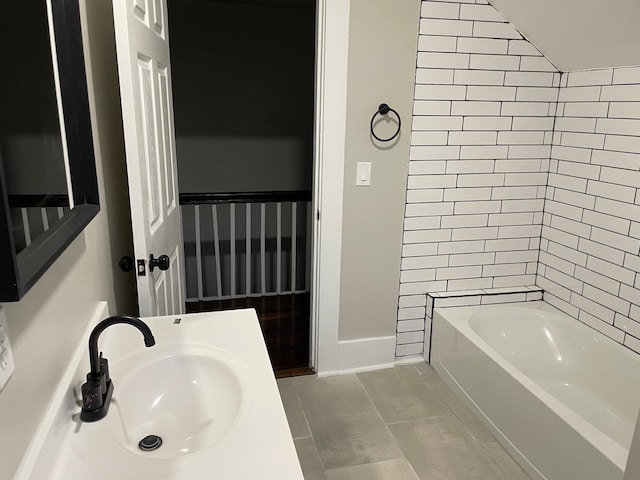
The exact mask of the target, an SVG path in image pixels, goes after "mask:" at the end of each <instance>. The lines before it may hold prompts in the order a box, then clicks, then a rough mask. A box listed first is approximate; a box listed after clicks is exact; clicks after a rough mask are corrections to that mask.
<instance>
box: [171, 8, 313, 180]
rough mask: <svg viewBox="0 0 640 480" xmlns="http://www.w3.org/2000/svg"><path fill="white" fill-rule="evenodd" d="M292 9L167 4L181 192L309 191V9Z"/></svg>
mask: <svg viewBox="0 0 640 480" xmlns="http://www.w3.org/2000/svg"><path fill="white" fill-rule="evenodd" d="M276 3H277V2H276ZM297 5H299V6H284V7H281V8H277V7H274V6H270V5H256V4H251V5H248V4H243V3H238V4H231V3H218V2H203V1H191V0H188V1H185V0H179V1H170V2H169V30H170V32H171V68H172V75H173V95H174V108H175V116H176V136H177V141H176V148H177V156H178V174H179V182H180V191H181V192H221V191H222V192H233V191H261V190H305V189H307V190H308V189H310V188H311V178H312V165H313V159H312V156H313V144H312V142H313V104H314V93H313V88H314V62H315V26H314V22H315V7H314V5H313V2H299V3H298V4H297Z"/></svg>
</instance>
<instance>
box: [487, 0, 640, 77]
mask: <svg viewBox="0 0 640 480" xmlns="http://www.w3.org/2000/svg"><path fill="white" fill-rule="evenodd" d="M489 1H490V3H491V4H492V5H493V6H494V7H496V8H497V9H498V10H499V11H500V12H501V13H502V14H503V15H504V16H505V17H506V18H507V19H508V20H509V21H510V22H511V23H512V24H513V25H514V26H515V27H516V28H517V29H518V30H519V31H520V33H522V34H523V35H524V36H525V37H526V38H527V39H528V40H529V41H530V42H531V43H533V44H534V45H535V46H536V47H537V48H538V50H540V51H541V52H542V53H543V54H544V55H545V56H546V57H547V58H548V59H549V61H550V62H552V63H553V64H554V65H555V66H556V67H557V68H558V69H559V70H560V71H563V72H566V71H572V70H587V69H594V68H602V67H620V66H630V65H640V0H489Z"/></svg>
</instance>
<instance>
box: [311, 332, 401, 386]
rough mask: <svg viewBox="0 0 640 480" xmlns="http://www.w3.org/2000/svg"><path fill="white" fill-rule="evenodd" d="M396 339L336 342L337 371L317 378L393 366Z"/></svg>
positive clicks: (359, 339) (360, 339)
mask: <svg viewBox="0 0 640 480" xmlns="http://www.w3.org/2000/svg"><path fill="white" fill-rule="evenodd" d="M395 355H396V337H395V336H389V337H374V338H358V339H355V340H343V341H339V342H338V370H336V371H330V372H322V373H319V374H318V376H321V377H327V376H331V375H344V374H347V373H357V372H367V371H371V370H379V369H382V368H392V367H393V366H395Z"/></svg>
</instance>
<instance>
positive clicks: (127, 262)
mask: <svg viewBox="0 0 640 480" xmlns="http://www.w3.org/2000/svg"><path fill="white" fill-rule="evenodd" d="M118 265H119V266H120V268H121V269H122V271H123V272H130V271H131V270H133V258H131V257H130V256H128V255H126V256H124V257H122V258H121V259H120V261H119V262H118Z"/></svg>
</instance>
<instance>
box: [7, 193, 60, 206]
mask: <svg viewBox="0 0 640 480" xmlns="http://www.w3.org/2000/svg"><path fill="white" fill-rule="evenodd" d="M8 200H9V207H10V208H33V207H35V208H55V207H68V206H69V196H68V195H66V194H64V193H56V194H51V193H34V194H9V195H8Z"/></svg>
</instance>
